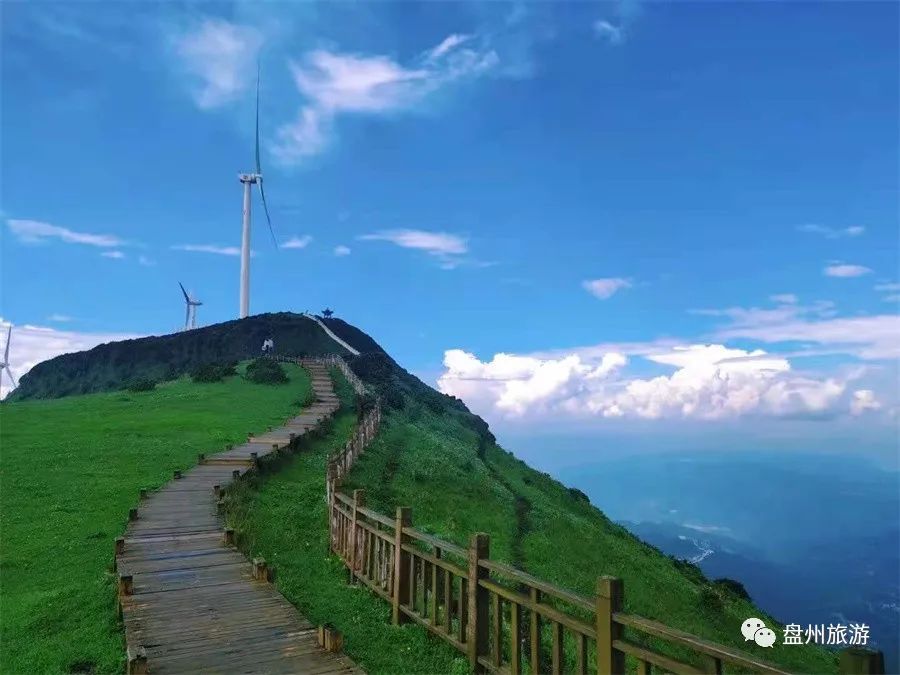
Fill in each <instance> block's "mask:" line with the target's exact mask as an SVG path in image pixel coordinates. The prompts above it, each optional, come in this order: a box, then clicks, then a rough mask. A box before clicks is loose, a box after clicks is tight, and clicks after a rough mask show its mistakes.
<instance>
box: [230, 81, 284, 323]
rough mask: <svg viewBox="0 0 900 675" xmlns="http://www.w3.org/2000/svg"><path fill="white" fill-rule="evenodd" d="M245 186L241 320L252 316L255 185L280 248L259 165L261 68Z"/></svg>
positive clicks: (239, 176) (241, 177) (273, 236)
mask: <svg viewBox="0 0 900 675" xmlns="http://www.w3.org/2000/svg"><path fill="white" fill-rule="evenodd" d="M238 178H239V180H240V181H241V183H242V184H243V186H244V222H243V227H242V228H241V306H240V318H241V319H243V318H246V317H247V316H249V314H250V193H251V191H252V189H253V188H252V186H253V185H258V186H259V196H260V198H261V199H262V205H263V210H264V211H265V213H266V222H267V223H268V224H269V232H270V233H271V235H272V241H273V242H275V248H278V240H277V239H275V231H274V230H273V229H272V219H271V218H269V207H268V206H267V205H266V192H265V190H264V189H263V177H262V168H261V167H260V163H259V68H257V70H256V171H255V172H254V173H242V174H239V175H238Z"/></svg>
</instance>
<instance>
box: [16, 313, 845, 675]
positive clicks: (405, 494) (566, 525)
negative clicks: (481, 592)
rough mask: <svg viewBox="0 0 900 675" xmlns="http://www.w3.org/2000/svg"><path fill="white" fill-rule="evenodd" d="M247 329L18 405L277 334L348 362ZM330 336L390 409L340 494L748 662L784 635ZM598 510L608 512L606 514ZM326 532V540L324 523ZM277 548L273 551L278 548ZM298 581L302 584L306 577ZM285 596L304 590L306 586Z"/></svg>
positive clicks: (363, 344) (257, 323) (307, 326)
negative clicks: (482, 542) (481, 541)
mask: <svg viewBox="0 0 900 675" xmlns="http://www.w3.org/2000/svg"><path fill="white" fill-rule="evenodd" d="M245 321H246V322H247V323H246V324H242V322H228V323H226V324H220V325H219V326H211V327H209V328H206V329H202V330H199V331H192V332H191V333H185V334H180V335H177V336H167V337H166V338H153V339H148V340H149V342H148V341H131V342H130V343H119V344H117V345H104V348H102V349H101V348H97V349H95V350H91V351H90V352H85V353H83V354H80V355H73V356H70V357H65V358H64V357H60V359H61V361H60V362H59V363H57V364H54V365H53V367H50V366H47V364H42V365H43V366H46V367H45V368H41V369H40V370H39V369H38V368H36V369H35V371H36V373H35V377H34V380H33V381H32V382H31V383H30V384H29V387H30V388H29V389H26V390H25V392H24V393H23V395H28V396H34V395H38V394H37V393H36V392H40V395H44V396H59V395H64V394H65V393H66V390H65V389H64V388H65V387H67V386H69V385H70V381H69V380H67V379H66V377H65V376H66V375H67V374H69V375H70V374H71V373H76V372H79V371H80V372H81V373H84V374H86V375H88V376H89V380H90V382H92V383H93V386H101V385H102V386H115V380H116V378H122V377H123V375H124V373H125V372H126V371H128V372H134V371H136V370H139V369H144V370H154V369H155V370H165V369H170V370H171V369H173V368H179V367H184V364H188V363H193V362H198V361H200V360H212V356H213V355H216V356H219V355H221V356H222V358H234V356H233V354H234V353H235V352H237V351H239V350H243V349H248V350H249V349H253V348H254V345H256V344H258V343H261V342H262V339H263V337H264V336H265V335H266V334H267V333H273V334H274V337H275V341H276V345H277V347H278V351H279V352H281V353H295V354H300V353H306V354H321V353H334V352H336V351H339V350H340V348H339V347H338V346H337V345H336V344H335V343H334V342H333V341H332V340H331V339H330V338H328V337H327V336H325V334H324V332H323V331H322V330H321V328H320V327H318V326H316V325H315V324H314V323H313V322H311V321H309V320H308V319H304V318H302V317H300V316H299V315H292V314H275V315H262V316H259V317H252V318H251V319H248V320H245ZM328 326H329V328H330V329H331V330H332V331H334V332H335V333H336V334H337V335H338V336H340V337H341V338H342V339H343V340H345V341H347V342H348V343H349V344H351V345H353V346H354V347H356V348H357V349H359V350H360V351H361V352H362V353H361V354H360V355H359V356H357V357H350V356H349V355H345V358H347V361H348V362H349V363H350V366H351V368H352V369H353V370H354V371H355V372H356V373H357V375H359V377H361V378H362V379H363V380H364V381H366V382H367V383H368V384H370V385H371V386H372V388H373V389H374V390H375V391H376V392H377V393H378V394H379V395H380V396H381V397H382V401H383V404H384V408H385V419H384V424H383V427H382V431H381V432H380V434H379V437H378V438H377V439H376V441H375V442H374V443H373V445H372V446H371V448H370V449H369V450H368V451H367V452H366V453H365V454H364V455H363V456H362V458H361V460H360V461H359V462H358V463H357V465H356V467H355V469H354V471H353V473H352V474H351V476H350V480H349V482H348V485H347V486H346V487H347V489H352V488H354V487H358V488H364V489H366V491H367V500H368V503H369V505H370V506H371V507H372V508H375V509H378V510H380V511H382V512H386V513H392V512H393V510H394V509H395V507H397V506H411V507H412V508H413V518H414V523H415V524H416V526H417V527H419V528H421V529H423V530H425V531H428V532H431V533H434V534H437V535H440V536H442V537H445V538H447V539H450V540H452V541H455V542H457V543H460V544H464V543H465V542H466V541H467V540H468V538H469V536H470V535H471V534H472V533H473V532H477V531H483V532H488V533H490V535H491V556H492V557H493V558H496V559H499V560H504V561H507V562H510V563H512V564H514V565H516V566H518V567H520V568H523V569H525V570H527V571H529V572H531V573H532V574H535V575H537V576H539V577H541V578H544V579H547V580H548V581H552V582H554V583H556V584H558V585H560V586H564V587H568V588H571V589H573V590H576V591H579V592H581V593H583V594H586V595H592V593H593V590H594V584H595V581H596V578H597V577H598V576H599V575H602V574H612V575H616V576H619V577H622V578H623V579H624V581H625V588H626V592H625V597H626V602H625V605H626V611H630V612H634V613H637V614H641V615H643V616H646V617H649V618H653V619H658V620H660V621H663V622H665V623H667V624H669V625H671V626H674V627H676V628H680V629H683V630H686V631H689V632H692V633H695V634H697V635H700V636H702V637H705V638H709V639H712V640H716V641H718V642H721V643H724V644H728V645H731V646H734V647H738V648H740V649H748V645H747V644H746V643H745V642H744V640H743V638H742V636H741V635H740V630H739V627H740V624H741V623H742V622H743V621H744V620H745V619H746V618H748V617H750V616H759V617H761V618H764V619H767V620H768V621H767V623H769V625H770V626H777V622H776V621H774V620H772V619H771V617H769V616H768V615H767V614H766V613H765V612H764V611H762V610H760V609H759V608H757V607H755V606H754V605H753V604H752V603H750V602H749V601H747V600H746V599H744V598H742V597H740V596H738V595H736V594H735V592H734V591H733V590H732V589H730V588H728V587H727V586H725V585H721V584H714V583H712V582H710V581H709V580H708V579H706V578H705V577H704V576H703V574H702V572H700V570H699V569H698V568H696V567H695V566H693V565H690V564H687V563H682V562H679V561H676V560H673V559H671V558H669V557H667V556H665V555H663V554H662V553H661V552H660V551H659V550H657V549H656V548H654V547H652V546H650V545H648V544H645V543H643V542H641V541H640V540H639V539H637V538H636V537H634V536H633V535H631V534H630V533H629V532H628V531H627V530H625V529H624V528H622V527H621V526H619V525H616V524H614V523H612V522H611V521H610V520H609V519H607V518H606V517H605V516H604V515H603V513H602V512H601V511H600V510H599V509H598V508H595V506H594V505H591V504H590V503H589V501H588V500H587V498H586V497H585V496H584V495H583V494H582V493H580V492H578V491H577V490H571V489H568V488H566V487H565V486H563V485H562V484H560V483H559V482H558V481H556V480H554V479H553V478H552V477H550V476H549V475H547V474H543V473H539V472H537V471H534V470H533V469H531V468H530V467H528V466H527V465H525V464H524V463H523V462H521V461H519V460H517V459H516V458H515V457H514V456H513V455H511V454H510V453H507V452H506V451H504V450H503V449H502V448H500V447H499V446H498V445H497V443H496V439H495V438H494V436H493V434H491V432H490V430H489V428H488V425H487V424H486V423H485V422H484V420H482V419H481V418H480V417H478V416H476V415H474V414H472V413H471V412H470V411H469V410H468V408H467V407H466V406H465V404H463V402H462V401H460V400H458V399H456V398H453V397H449V396H445V395H443V394H440V393H439V392H437V391H435V390H434V389H432V388H430V387H428V386H426V385H425V384H424V383H422V382H421V381H420V380H418V379H417V378H416V377H414V376H413V375H411V374H410V373H409V372H407V371H406V370H404V369H403V368H402V367H401V366H399V365H398V364H397V363H396V362H395V361H394V360H393V359H392V358H391V357H390V356H389V355H388V354H387V353H386V352H385V351H384V350H383V349H382V348H381V347H380V346H379V345H378V344H377V343H376V342H375V341H374V340H372V339H371V338H370V337H369V336H368V335H366V334H365V333H363V332H362V331H360V330H359V329H357V328H355V327H354V326H352V325H350V324H348V323H346V322H343V321H341V320H339V319H331V320H329V321H328ZM194 333H196V334H197V335H194ZM163 340H168V342H165V343H164V342H163ZM134 343H140V344H138V345H135V344H134ZM164 344H166V345H168V346H170V347H177V349H176V351H177V353H178V357H177V359H178V360H177V361H174V362H173V361H171V360H167V359H166V355H167V353H166V350H165V349H163V345H164ZM135 346H137V347H138V349H135ZM207 349H209V350H210V351H207ZM110 354H115V355H117V356H118V361H117V363H118V366H117V367H116V368H115V369H112V370H111V367H110V365H109V364H108V363H107V358H108V356H109V355H110ZM54 361H57V360H56V359H55V360H54ZM48 363H51V364H52V363H53V362H48ZM39 368H40V367H39ZM55 387H56V388H55ZM289 476H290V474H288V477H286V478H285V477H280V476H273V477H272V479H271V480H272V481H273V482H272V489H281V488H279V485H280V481H287V482H288V483H289V482H290V477H289ZM291 489H292V486H291V485H289V484H285V485H284V486H283V490H284V493H285V494H290V493H291ZM597 506H599V507H600V508H602V503H601V504H598V505H597ZM321 526H322V528H325V527H326V524H325V522H322V524H321ZM273 541H275V542H276V544H274V545H279V544H278V543H277V538H274V539H273ZM285 554H288V552H287V551H285ZM296 573H297V574H299V575H302V574H305V573H307V572H304V570H303V568H302V567H298V571H297V572H296ZM285 583H295V584H300V585H302V583H303V579H302V578H298V579H293V580H288V579H285ZM760 650H762V648H759V647H756V646H755V645H751V646H750V648H749V651H751V653H753V652H754V651H757V652H759V651H760ZM672 653H673V654H674V655H679V656H684V655H683V654H679V653H678V652H672ZM759 655H761V656H762V655H763V654H762V653H760V654H759ZM764 656H765V657H766V658H768V659H770V660H772V661H776V662H779V663H781V664H782V665H784V666H786V667H788V668H789V669H791V670H794V671H798V672H811V673H825V672H834V671H835V669H836V663H835V658H834V656H833V655H832V654H830V653H829V652H827V651H825V650H824V649H820V648H815V647H812V646H805V645H802V646H788V647H785V646H784V645H780V644H779V645H776V647H775V648H774V649H767V650H765V653H764Z"/></svg>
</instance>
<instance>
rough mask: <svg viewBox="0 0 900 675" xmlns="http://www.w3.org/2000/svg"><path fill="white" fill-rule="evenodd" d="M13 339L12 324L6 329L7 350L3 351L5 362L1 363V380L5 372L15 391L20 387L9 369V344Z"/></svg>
mask: <svg viewBox="0 0 900 675" xmlns="http://www.w3.org/2000/svg"><path fill="white" fill-rule="evenodd" d="M11 339H12V324H9V326H7V328H6V348H5V349H4V350H3V362H2V363H0V380H2V379H3V373H4V372H5V373H6V376H7V377H8V378H9V381H10V382H12V388H13V389H15V388H16V387H18V386H19V385H17V384H16V378H15V377H13V374H12V371H11V370H10V369H9V342H10V340H11Z"/></svg>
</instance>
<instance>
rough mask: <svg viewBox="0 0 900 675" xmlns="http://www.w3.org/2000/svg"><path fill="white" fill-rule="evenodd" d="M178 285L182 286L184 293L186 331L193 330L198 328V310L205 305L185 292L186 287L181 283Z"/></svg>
mask: <svg viewBox="0 0 900 675" xmlns="http://www.w3.org/2000/svg"><path fill="white" fill-rule="evenodd" d="M178 285H179V286H181V292H182V293H184V304H185V312H184V330H191V329H192V328H196V327H197V308H198V307H199V306H200V305H202V304H203V303H202V302H200V301H199V300H197V299H196V298H195V297H194V296H193V295H191V294H190V293H188V292H187V291H186V290H184V286H182V285H181V282H180V281H179V282H178Z"/></svg>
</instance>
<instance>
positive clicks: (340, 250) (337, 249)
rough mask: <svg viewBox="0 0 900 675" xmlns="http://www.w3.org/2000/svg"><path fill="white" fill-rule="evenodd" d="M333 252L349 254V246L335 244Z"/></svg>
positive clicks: (339, 254) (341, 254) (338, 254)
mask: <svg viewBox="0 0 900 675" xmlns="http://www.w3.org/2000/svg"><path fill="white" fill-rule="evenodd" d="M334 254H335V255H336V256H344V255H350V247H349V246H343V245H341V246H335V247H334Z"/></svg>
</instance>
